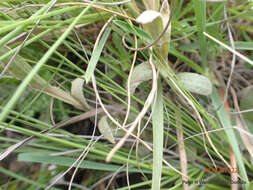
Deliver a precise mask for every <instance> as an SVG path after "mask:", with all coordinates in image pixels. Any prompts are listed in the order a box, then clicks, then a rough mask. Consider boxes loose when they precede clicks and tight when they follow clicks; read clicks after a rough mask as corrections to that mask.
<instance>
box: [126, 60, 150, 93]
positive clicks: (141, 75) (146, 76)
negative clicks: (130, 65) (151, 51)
mask: <svg viewBox="0 0 253 190" xmlns="http://www.w3.org/2000/svg"><path fill="white" fill-rule="evenodd" d="M152 76H153V75H152V69H151V67H150V65H149V63H148V62H143V63H141V64H139V65H137V66H135V67H134V70H133V73H132V77H131V82H130V93H131V94H133V93H134V92H135V89H136V88H137V87H138V86H139V85H140V84H141V83H142V82H144V81H147V80H151V79H152Z"/></svg>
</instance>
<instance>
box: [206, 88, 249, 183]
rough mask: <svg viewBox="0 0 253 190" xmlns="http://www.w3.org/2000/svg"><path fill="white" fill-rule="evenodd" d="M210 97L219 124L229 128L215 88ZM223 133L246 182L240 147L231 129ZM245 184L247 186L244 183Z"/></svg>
mask: <svg viewBox="0 0 253 190" xmlns="http://www.w3.org/2000/svg"><path fill="white" fill-rule="evenodd" d="M211 99H212V104H213V106H214V108H215V109H216V108H219V109H217V116H218V118H219V120H220V122H221V125H222V127H223V128H225V129H226V128H231V127H232V124H231V122H230V120H229V117H228V114H227V112H226V110H225V108H224V106H223V103H222V102H221V99H220V96H219V94H218V92H217V90H216V89H215V88H214V89H213V93H212V95H211ZM225 133H226V135H227V138H228V141H229V144H230V146H231V147H232V150H233V152H234V154H235V157H236V161H237V164H238V167H239V173H240V175H241V176H242V179H243V180H244V181H246V183H248V176H247V172H246V169H245V166H244V162H243V157H242V155H241V152H240V149H239V144H238V141H237V139H236V136H235V133H234V131H233V130H229V129H227V130H225ZM246 186H248V185H247V184H246Z"/></svg>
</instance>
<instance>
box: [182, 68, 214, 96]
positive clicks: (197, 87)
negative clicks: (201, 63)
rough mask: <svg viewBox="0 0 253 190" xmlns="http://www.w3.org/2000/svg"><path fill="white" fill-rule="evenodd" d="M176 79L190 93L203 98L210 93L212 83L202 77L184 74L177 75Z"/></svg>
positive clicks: (195, 74) (194, 74)
mask: <svg viewBox="0 0 253 190" xmlns="http://www.w3.org/2000/svg"><path fill="white" fill-rule="evenodd" d="M177 77H178V79H179V81H180V82H181V83H182V84H183V86H184V87H185V88H186V89H187V90H189V91H190V92H192V93H196V94H200V95H204V96H208V95H210V94H211V93H212V83H211V81H210V80H209V79H208V78H207V77H205V76H203V75H200V74H197V73H187V72H184V73H179V74H177Z"/></svg>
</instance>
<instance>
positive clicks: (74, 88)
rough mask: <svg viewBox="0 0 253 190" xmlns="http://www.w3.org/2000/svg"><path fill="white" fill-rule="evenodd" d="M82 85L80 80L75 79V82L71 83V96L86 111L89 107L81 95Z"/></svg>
mask: <svg viewBox="0 0 253 190" xmlns="http://www.w3.org/2000/svg"><path fill="white" fill-rule="evenodd" d="M83 84H84V80H83V79H81V78H76V79H75V80H73V81H72V83H71V95H72V96H73V97H74V98H75V99H76V100H78V101H79V102H80V103H81V104H82V105H83V106H85V107H86V108H87V109H90V106H89V104H88V103H87V102H86V99H85V97H84V95H83Z"/></svg>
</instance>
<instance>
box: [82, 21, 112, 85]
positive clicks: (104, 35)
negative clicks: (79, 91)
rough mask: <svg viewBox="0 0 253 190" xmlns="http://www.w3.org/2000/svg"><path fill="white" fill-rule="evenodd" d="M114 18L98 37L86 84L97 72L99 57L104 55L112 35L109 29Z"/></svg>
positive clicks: (86, 74) (87, 71) (87, 72)
mask: <svg viewBox="0 0 253 190" xmlns="http://www.w3.org/2000/svg"><path fill="white" fill-rule="evenodd" d="M112 19H113V17H111V18H110V19H109V20H108V22H107V23H106V24H105V25H104V27H103V28H102V30H101V32H100V34H99V35H98V37H97V40H96V43H95V45H94V49H93V52H92V55H91V59H90V62H89V65H88V68H87V70H86V73H85V79H86V83H88V82H89V80H90V78H91V76H92V74H93V73H94V71H95V68H96V65H97V62H98V60H99V57H100V55H101V53H102V50H103V48H104V45H105V43H106V40H107V38H108V37H109V35H110V33H111V28H107V27H108V25H109V23H110V22H111V21H112Z"/></svg>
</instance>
